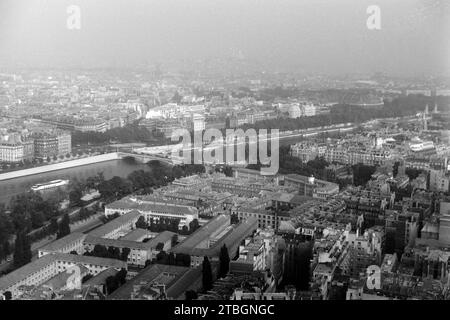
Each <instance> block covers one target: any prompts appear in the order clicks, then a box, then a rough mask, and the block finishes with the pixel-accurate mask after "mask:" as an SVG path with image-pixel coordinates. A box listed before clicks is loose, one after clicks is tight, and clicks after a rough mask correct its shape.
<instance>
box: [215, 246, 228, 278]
mask: <svg viewBox="0 0 450 320" xmlns="http://www.w3.org/2000/svg"><path fill="white" fill-rule="evenodd" d="M219 261H220V264H219V276H218V278H224V277H225V276H226V275H227V274H228V270H229V269H230V256H229V255H228V249H227V246H226V245H225V244H223V246H222V248H220V255H219Z"/></svg>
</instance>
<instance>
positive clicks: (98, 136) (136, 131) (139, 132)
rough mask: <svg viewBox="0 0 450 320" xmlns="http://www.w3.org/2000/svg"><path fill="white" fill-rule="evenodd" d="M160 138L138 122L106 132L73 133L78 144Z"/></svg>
mask: <svg viewBox="0 0 450 320" xmlns="http://www.w3.org/2000/svg"><path fill="white" fill-rule="evenodd" d="M159 140H160V138H159V137H157V136H155V135H153V134H152V133H151V132H150V131H149V130H148V129H147V128H145V127H143V126H139V125H138V124H137V123H133V124H128V125H126V126H124V127H122V128H113V129H110V130H107V131H106V132H81V131H75V132H74V133H73V134H72V143H73V144H75V145H78V144H82V145H84V144H94V145H97V144H106V143H109V142H111V141H118V142H122V143H130V142H150V141H159Z"/></svg>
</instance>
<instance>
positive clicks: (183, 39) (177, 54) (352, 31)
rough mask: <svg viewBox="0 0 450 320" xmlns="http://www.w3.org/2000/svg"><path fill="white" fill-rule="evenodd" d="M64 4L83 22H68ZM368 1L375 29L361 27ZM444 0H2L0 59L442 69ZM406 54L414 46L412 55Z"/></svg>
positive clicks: (89, 64) (9, 62) (7, 63)
mask: <svg viewBox="0 0 450 320" xmlns="http://www.w3.org/2000/svg"><path fill="white" fill-rule="evenodd" d="M70 5H76V6H79V8H80V10H81V29H79V30H69V29H68V28H67V27H66V20H67V18H68V16H69V14H68V13H67V12H66V9H67V7H68V6H70ZM370 5H378V6H379V7H380V9H381V29H380V30H369V29H368V28H367V26H366V20H367V18H368V16H369V15H368V14H367V13H366V9H367V7H368V6H370ZM449 8H450V6H449V4H448V2H447V1H431V0H412V1H410V0H408V1H405V0H399V1H388V0H378V1H368V0H362V1H360V0H338V1H323V0H319V1H318V0H314V1H311V0H302V1H298V0H283V1H277V0H246V1H240V0H228V1H207V0H191V1H182V0H169V1H167V0H164V1H163V0H152V1H139V0H130V1H123V0H98V1H89V0H70V1H68V0H2V1H1V3H0V67H2V68H11V67H26V68H27V67H33V68H97V67H101V68H103V67H106V68H116V67H117V68H141V67H146V66H149V65H152V64H155V63H162V64H164V65H170V66H171V67H172V68H175V67H179V68H181V69H182V68H185V67H186V66H189V64H190V63H191V62H192V61H198V60H203V59H208V58H220V59H229V58H234V59H237V60H243V61H247V62H248V65H249V68H250V67H253V68H254V69H256V70H259V71H294V72H316V73H326V74H342V73H349V72H354V73H374V72H388V73H389V74H392V75H400V76H403V75H408V76H409V75H449V63H448V62H449V61H448V56H449V53H450V51H449V50H450V49H449V48H450V45H449V39H450V34H449V30H450V28H449V19H448V18H449V14H450V9H449ZM411 52H414V54H410V53H411Z"/></svg>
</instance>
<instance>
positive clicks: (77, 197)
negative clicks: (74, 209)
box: [69, 187, 83, 206]
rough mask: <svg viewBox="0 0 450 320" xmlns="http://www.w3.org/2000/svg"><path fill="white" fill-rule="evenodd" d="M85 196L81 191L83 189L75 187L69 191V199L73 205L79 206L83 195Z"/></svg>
mask: <svg viewBox="0 0 450 320" xmlns="http://www.w3.org/2000/svg"><path fill="white" fill-rule="evenodd" d="M82 196H83V193H82V192H81V190H80V189H79V188H78V187H76V188H75V189H73V190H71V191H70V192H69V201H70V205H72V206H77V205H79V204H80V202H81V197H82Z"/></svg>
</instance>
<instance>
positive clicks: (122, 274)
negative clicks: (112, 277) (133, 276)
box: [116, 268, 127, 286]
mask: <svg viewBox="0 0 450 320" xmlns="http://www.w3.org/2000/svg"><path fill="white" fill-rule="evenodd" d="M126 277H127V270H125V269H124V268H122V269H120V271H119V272H117V274H116V279H117V283H118V284H119V286H121V285H123V284H124V283H125V282H126Z"/></svg>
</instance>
